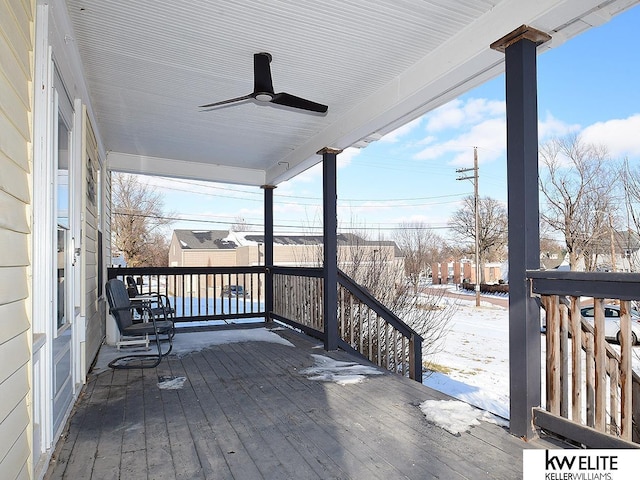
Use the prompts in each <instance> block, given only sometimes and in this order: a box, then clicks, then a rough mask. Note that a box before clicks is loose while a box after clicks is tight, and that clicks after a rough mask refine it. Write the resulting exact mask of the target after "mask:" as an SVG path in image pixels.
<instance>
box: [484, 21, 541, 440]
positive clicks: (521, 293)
mask: <svg viewBox="0 0 640 480" xmlns="http://www.w3.org/2000/svg"><path fill="white" fill-rule="evenodd" d="M549 38H550V37H549V36H548V35H547V34H545V33H543V32H540V31H537V30H535V29H532V28H530V27H527V26H522V27H520V28H518V29H517V30H515V31H513V32H511V33H510V34H509V35H507V36H506V37H503V38H502V39H500V40H498V41H497V42H495V43H493V44H492V45H491V48H494V49H496V50H499V51H502V52H504V53H505V55H506V60H505V61H506V101H507V182H508V212H509V384H510V404H511V405H510V409H511V414H510V416H511V418H510V428H511V433H512V434H513V435H516V436H518V437H525V438H531V437H533V436H534V435H535V431H534V429H533V425H532V417H533V413H532V408H533V407H538V406H540V395H541V393H540V388H541V378H540V375H541V368H540V308H539V307H538V305H537V302H536V300H535V299H534V298H532V297H531V296H530V295H529V288H528V283H527V279H526V270H527V269H538V268H540V234H539V211H538V210H539V208H538V202H539V200H538V104H537V102H538V98H537V83H536V47H537V45H539V44H540V43H543V42H545V41H547V40H549Z"/></svg>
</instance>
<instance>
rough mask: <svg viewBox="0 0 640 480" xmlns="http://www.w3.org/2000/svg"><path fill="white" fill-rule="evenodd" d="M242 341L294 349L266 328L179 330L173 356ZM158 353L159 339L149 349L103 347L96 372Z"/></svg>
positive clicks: (181, 355) (164, 345) (163, 348)
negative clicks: (122, 360)
mask: <svg viewBox="0 0 640 480" xmlns="http://www.w3.org/2000/svg"><path fill="white" fill-rule="evenodd" d="M241 342H271V343H278V344H280V345H286V346H288V347H293V346H294V345H293V344H292V343H291V342H290V341H288V340H286V339H284V338H282V337H281V336H280V335H278V334H277V333H273V332H271V331H269V330H267V329H266V328H248V329H237V330H210V331H204V332H180V330H179V329H178V332H177V333H176V335H175V337H173V350H172V352H171V353H172V354H175V355H177V356H179V357H183V356H185V355H188V354H190V353H197V352H200V351H202V350H204V349H205V348H209V347H212V346H215V345H224V344H230V343H241ZM167 348H169V346H168V344H167V342H165V341H163V342H162V351H163V352H166V350H167ZM156 352H157V349H156V345H155V340H153V341H151V345H150V348H149V349H148V350H147V349H145V348H142V347H140V348H136V347H131V348H129V347H127V348H123V349H121V350H117V349H116V348H115V347H112V346H109V345H103V346H102V347H101V348H100V353H99V354H98V360H97V361H96V364H95V366H94V367H93V372H94V373H99V372H101V371H103V370H108V368H109V367H108V364H109V362H110V361H112V360H113V359H115V358H117V357H121V356H123V355H128V354H131V355H136V354H138V353H141V354H146V355H149V354H155V353H156ZM134 360H135V359H134ZM131 361H133V360H131Z"/></svg>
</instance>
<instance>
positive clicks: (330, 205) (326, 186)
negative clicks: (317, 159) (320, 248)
mask: <svg viewBox="0 0 640 480" xmlns="http://www.w3.org/2000/svg"><path fill="white" fill-rule="evenodd" d="M341 151H342V150H336V149H333V148H323V149H322V150H320V151H319V152H318V154H319V155H320V154H321V155H322V207H323V208H322V212H323V213H322V218H323V225H324V234H323V236H324V296H323V298H324V305H323V311H324V348H325V350H337V348H338V207H337V201H338V194H337V187H336V183H337V174H336V160H337V156H338V154H339V153H340V152H341Z"/></svg>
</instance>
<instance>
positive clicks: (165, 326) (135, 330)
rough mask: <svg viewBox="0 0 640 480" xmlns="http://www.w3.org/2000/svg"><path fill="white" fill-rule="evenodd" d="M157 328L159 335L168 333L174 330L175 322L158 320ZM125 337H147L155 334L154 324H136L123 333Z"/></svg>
mask: <svg viewBox="0 0 640 480" xmlns="http://www.w3.org/2000/svg"><path fill="white" fill-rule="evenodd" d="M156 326H157V327H158V333H167V332H169V331H171V330H172V329H173V322H172V321H171V320H157V321H156ZM122 333H123V334H124V335H131V336H134V335H146V334H153V333H155V331H154V329H153V322H142V323H134V324H132V325H129V326H128V327H126V328H125V329H124V331H123V332H122Z"/></svg>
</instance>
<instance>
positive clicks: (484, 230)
mask: <svg viewBox="0 0 640 480" xmlns="http://www.w3.org/2000/svg"><path fill="white" fill-rule="evenodd" d="M478 208H479V215H478V216H479V217H480V218H479V220H480V224H479V227H478V256H479V257H480V258H479V259H478V263H479V265H481V266H482V265H483V264H484V263H485V262H489V261H501V260H503V259H504V256H505V247H506V245H507V209H506V208H505V207H504V205H502V204H501V203H500V202H498V200H496V199H494V198H491V197H481V198H479V199H478ZM449 228H451V230H453V231H454V232H455V233H457V234H458V235H460V237H461V238H462V239H463V240H467V241H469V247H468V251H467V253H469V254H473V253H474V250H475V248H474V245H475V238H476V234H475V212H474V199H473V196H469V197H466V198H465V199H464V204H463V206H462V208H460V209H459V210H456V211H455V212H454V213H453V215H452V217H451V219H450V220H449ZM480 271H481V272H482V275H483V276H484V269H483V268H481V269H480ZM480 281H481V282H483V281H484V278H481V279H480Z"/></svg>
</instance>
